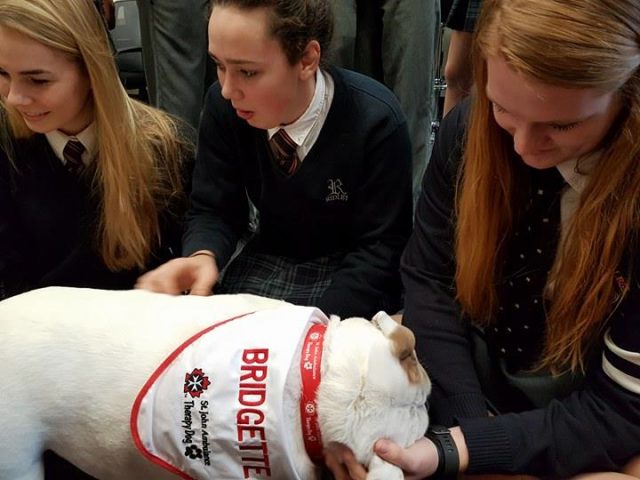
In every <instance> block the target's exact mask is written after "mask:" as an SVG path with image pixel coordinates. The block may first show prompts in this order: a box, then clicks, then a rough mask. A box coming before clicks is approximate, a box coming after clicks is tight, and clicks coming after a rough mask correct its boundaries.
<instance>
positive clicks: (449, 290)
mask: <svg viewBox="0 0 640 480" xmlns="http://www.w3.org/2000/svg"><path fill="white" fill-rule="evenodd" d="M466 115H467V104H466V103H464V104H463V105H461V106H460V107H457V108H456V109H454V110H452V111H451V112H450V114H449V115H447V116H446V117H445V118H444V119H443V122H442V125H441V127H440V130H439V134H438V139H437V141H436V144H435V146H434V150H433V153H432V157H431V160H430V162H429V165H428V167H427V171H426V173H425V176H424V179H423V184H422V194H421V196H420V199H419V201H418V206H417V210H416V215H415V222H414V231H413V235H412V236H411V238H410V240H409V243H408V245H407V247H406V249H405V251H404V254H403V256H402V265H401V271H402V280H403V283H404V287H405V311H404V320H403V321H404V323H405V325H407V326H408V327H409V328H410V329H412V330H413V332H414V333H415V335H416V351H417V354H418V357H419V359H420V361H421V362H422V364H423V365H424V366H425V368H426V369H427V372H428V373H429V375H430V377H431V379H432V382H433V389H432V393H431V396H430V398H429V405H430V415H431V419H432V422H433V423H439V424H444V425H447V426H450V425H452V424H453V422H454V417H461V416H462V417H477V416H486V415H487V406H486V402H485V399H484V397H483V395H482V392H481V389H480V384H479V382H478V378H477V376H476V373H475V369H474V364H473V360H472V357H471V350H470V349H471V345H470V338H469V326H468V325H469V324H468V322H467V321H466V320H465V319H463V318H461V312H460V309H459V306H458V304H457V302H456V301H455V289H454V279H453V277H454V273H455V261H454V259H453V249H454V239H453V235H454V195H455V181H456V176H457V170H458V166H459V163H460V156H461V143H462V138H463V134H464V132H463V130H464V122H465V119H466Z"/></svg>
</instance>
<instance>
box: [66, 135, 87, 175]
mask: <svg viewBox="0 0 640 480" xmlns="http://www.w3.org/2000/svg"><path fill="white" fill-rule="evenodd" d="M84 151H85V148H84V145H82V143H80V142H79V141H77V140H69V141H68V142H67V144H66V145H65V146H64V150H63V151H62V156H63V157H64V162H65V167H66V168H67V170H68V171H69V172H71V173H72V174H74V175H79V174H80V172H82V170H83V169H84V163H82V154H83V153H84Z"/></svg>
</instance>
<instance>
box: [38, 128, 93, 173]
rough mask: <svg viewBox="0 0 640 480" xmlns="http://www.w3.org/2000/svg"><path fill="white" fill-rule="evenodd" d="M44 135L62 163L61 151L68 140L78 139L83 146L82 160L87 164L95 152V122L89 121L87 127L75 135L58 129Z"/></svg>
mask: <svg viewBox="0 0 640 480" xmlns="http://www.w3.org/2000/svg"><path fill="white" fill-rule="evenodd" d="M45 136H46V137H47V141H48V142H49V145H51V148H52V149H53V151H54V153H55V154H56V157H58V158H59V159H60V161H61V162H62V163H64V156H63V155H62V151H63V150H64V147H65V145H66V144H67V142H68V141H69V140H78V141H79V142H80V143H82V145H83V146H84V148H85V152H84V153H83V154H82V161H83V162H84V164H85V165H88V164H89V162H90V161H91V159H92V158H93V157H94V156H95V154H96V146H97V133H96V124H95V122H91V123H90V124H89V126H88V127H87V128H85V129H84V130H83V131H81V132H80V133H78V134H77V135H71V136H70V135H67V134H66V133H62V132H61V131H60V130H53V131H51V132H47V133H45Z"/></svg>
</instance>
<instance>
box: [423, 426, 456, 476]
mask: <svg viewBox="0 0 640 480" xmlns="http://www.w3.org/2000/svg"><path fill="white" fill-rule="evenodd" d="M426 436H427V438H428V439H429V440H431V441H432V442H433V443H434V444H435V446H436V449H437V450H438V468H437V469H436V472H435V473H434V474H433V476H431V477H430V478H434V479H449V478H456V477H457V476H458V469H459V467H460V457H459V455H458V447H456V443H455V442H454V441H453V437H452V436H451V432H450V431H449V429H448V428H446V427H442V426H440V425H432V426H431V427H429V429H428V430H427V434H426Z"/></svg>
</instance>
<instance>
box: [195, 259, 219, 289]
mask: <svg viewBox="0 0 640 480" xmlns="http://www.w3.org/2000/svg"><path fill="white" fill-rule="evenodd" d="M194 258H196V257H194ZM219 276H220V272H219V271H218V266H217V265H216V261H215V260H214V259H213V258H211V257H207V256H201V265H200V266H199V267H198V271H197V274H196V275H195V277H194V280H193V283H192V285H191V292H190V294H191V295H203V296H204V295H211V292H212V290H213V286H214V285H215V284H216V282H217V281H218V277H219Z"/></svg>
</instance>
